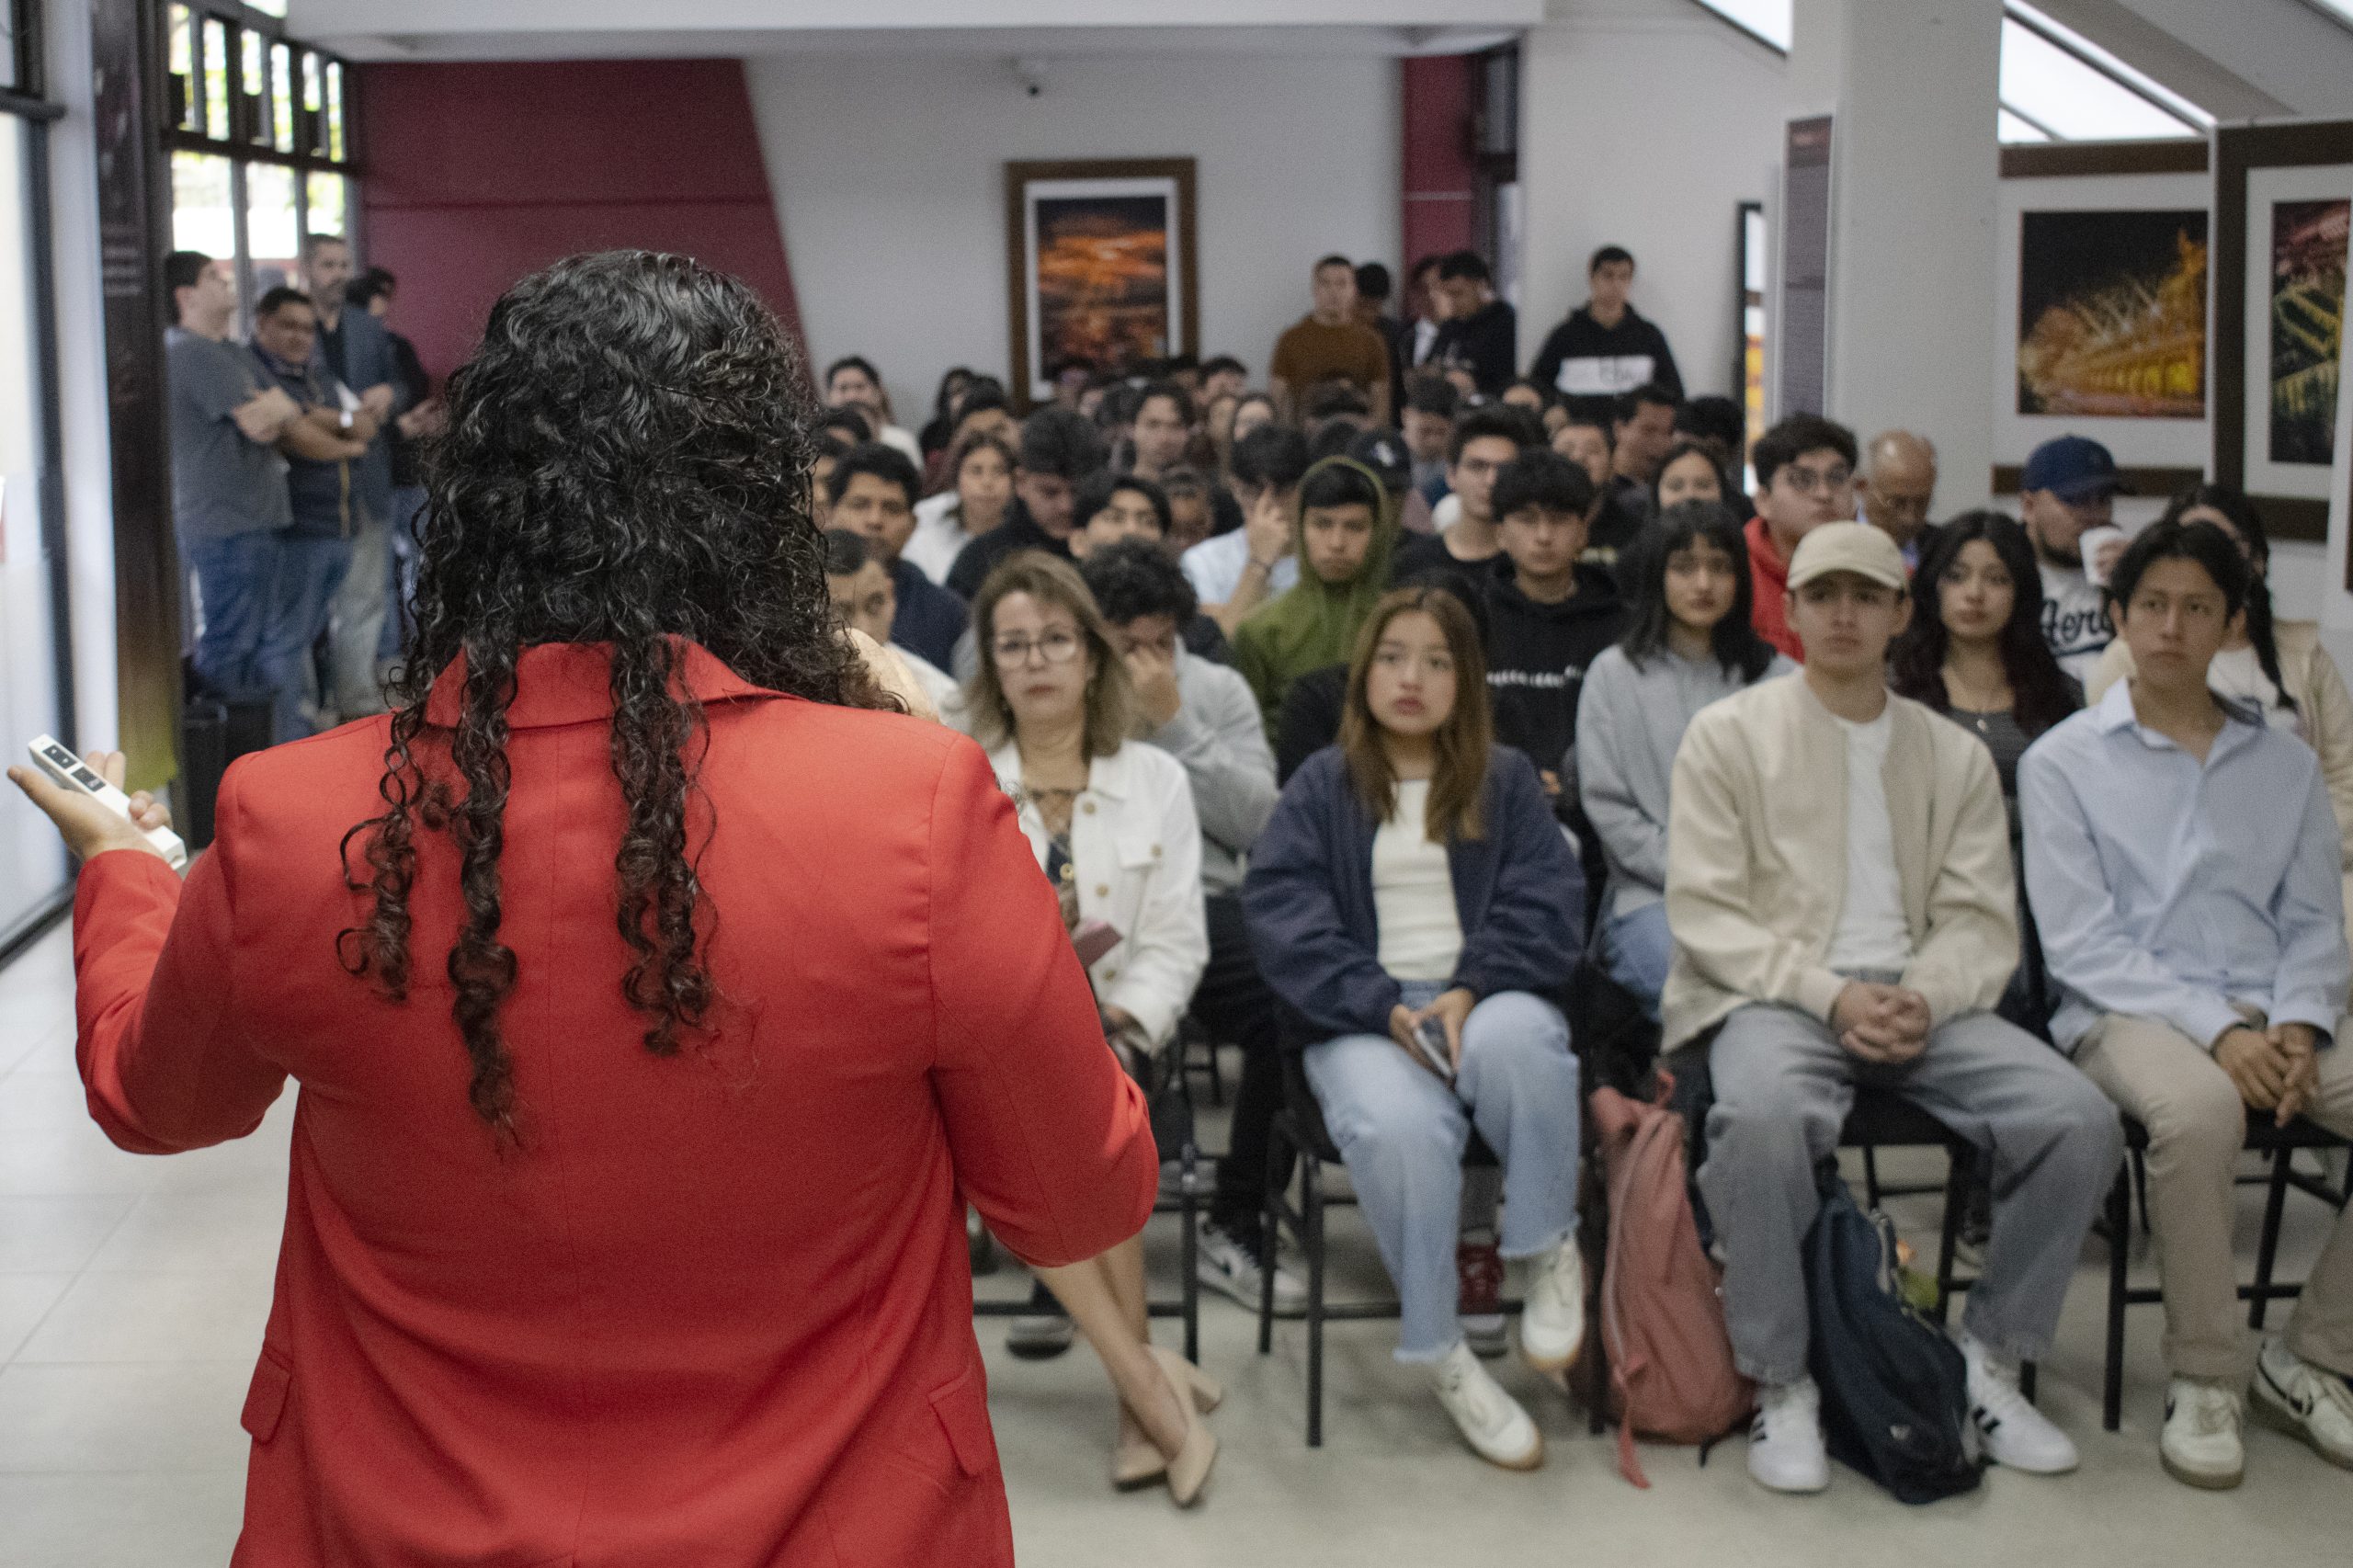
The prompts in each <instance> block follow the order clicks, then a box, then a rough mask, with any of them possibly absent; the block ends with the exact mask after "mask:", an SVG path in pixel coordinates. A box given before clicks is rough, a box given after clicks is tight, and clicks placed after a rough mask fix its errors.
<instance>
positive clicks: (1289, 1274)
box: [1193, 1222, 1307, 1318]
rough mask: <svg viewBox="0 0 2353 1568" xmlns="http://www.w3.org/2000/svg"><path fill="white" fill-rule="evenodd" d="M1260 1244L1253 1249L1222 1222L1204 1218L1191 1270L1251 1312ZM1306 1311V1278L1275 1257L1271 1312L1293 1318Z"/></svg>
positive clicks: (1257, 1282) (1254, 1308)
mask: <svg viewBox="0 0 2353 1568" xmlns="http://www.w3.org/2000/svg"><path fill="white" fill-rule="evenodd" d="M1262 1252H1263V1248H1257V1249H1254V1248H1253V1247H1252V1246H1251V1245H1250V1244H1249V1243H1248V1242H1247V1241H1245V1240H1244V1239H1243V1238H1242V1237H1240V1236H1237V1235H1235V1234H1233V1233H1232V1232H1230V1231H1228V1230H1226V1229H1225V1228H1224V1227H1223V1226H1222V1225H1212V1224H1209V1223H1206V1222H1204V1223H1203V1224H1202V1226H1201V1237H1200V1248H1199V1252H1198V1253H1197V1255H1196V1256H1197V1258H1198V1261H1197V1262H1196V1263H1195V1265H1194V1268H1193V1272H1194V1273H1195V1274H1196V1275H1197V1276H1199V1278H1200V1281H1201V1283H1202V1284H1204V1285H1206V1286H1208V1287H1209V1288H1210V1289H1211V1290H1215V1291H1216V1292H1217V1293H1218V1294H1219V1295H1221V1296H1223V1297H1225V1298H1227V1299H1228V1300H1229V1301H1238V1302H1240V1303H1241V1304H1242V1305H1243V1306H1245V1307H1247V1308H1249V1309H1250V1310H1251V1311H1252V1312H1256V1311H1257V1310H1258V1299H1259V1290H1260V1286H1261V1281H1262V1280H1263V1278H1264V1276H1263V1275H1262V1273H1261V1272H1260V1270H1261V1268H1262V1267H1263V1266H1262V1264H1261V1263H1260V1261H1259V1259H1260V1256H1261V1254H1262ZM1306 1311H1307V1281H1306V1280H1304V1279H1302V1278H1300V1277H1299V1271H1298V1270H1297V1269H1295V1268H1292V1267H1289V1266H1288V1265H1286V1264H1285V1263H1284V1262H1283V1261H1282V1260H1281V1259H1280V1258H1277V1259H1276V1260H1275V1315H1276V1316H1277V1317H1279V1318H1295V1317H1300V1316H1302V1315H1303V1314H1304V1313H1305V1312H1306Z"/></svg>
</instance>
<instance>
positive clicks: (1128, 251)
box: [1006, 158, 1199, 404]
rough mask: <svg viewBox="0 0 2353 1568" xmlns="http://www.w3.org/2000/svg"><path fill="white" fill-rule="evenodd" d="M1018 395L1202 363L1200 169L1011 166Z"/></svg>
mask: <svg viewBox="0 0 2353 1568" xmlns="http://www.w3.org/2000/svg"><path fill="white" fill-rule="evenodd" d="M1006 219H1007V241H1006V257H1007V261H1008V263H1009V265H1010V268H1011V273H1012V288H1011V290H1010V299H1009V305H1010V310H1011V326H1012V332H1011V341H1012V344H1013V372H1014V386H1015V388H1016V390H1017V392H1020V393H1021V394H1022V395H1023V396H1024V397H1025V398H1026V399H1027V401H1028V402H1029V403H1032V404H1034V403H1044V402H1047V401H1050V400H1051V398H1052V397H1053V395H1054V389H1055V384H1056V382H1057V381H1058V380H1060V379H1061V378H1063V376H1065V375H1079V376H1083V375H1088V374H1095V373H1101V372H1108V373H1110V374H1114V375H1120V374H1128V373H1131V372H1134V371H1137V370H1140V369H1144V368H1145V367H1147V366H1149V365H1150V364H1151V363H1152V362H1153V361H1154V360H1158V359H1165V358H1168V357H1169V356H1171V355H1174V354H1193V353H1198V352H1199V347H1198V346H1199V323H1198V322H1197V321H1196V320H1195V314H1196V301H1197V300H1198V297H1199V290H1198V287H1197V285H1196V282H1195V278H1194V257H1195V252H1194V233H1193V160H1192V159H1190V158H1164V159H1146V160H1136V159H1121V160H1100V161H1095V162H1088V163H1058V164H1007V165H1006Z"/></svg>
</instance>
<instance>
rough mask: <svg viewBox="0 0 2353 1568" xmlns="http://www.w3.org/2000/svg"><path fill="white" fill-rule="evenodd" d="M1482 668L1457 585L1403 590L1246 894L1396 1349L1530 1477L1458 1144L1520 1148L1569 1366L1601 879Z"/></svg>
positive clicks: (1532, 1339) (1550, 1331)
mask: <svg viewBox="0 0 2353 1568" xmlns="http://www.w3.org/2000/svg"><path fill="white" fill-rule="evenodd" d="M1483 673H1484V672H1483V669H1482V661H1481V658H1480V653H1479V642H1478V632H1477V630H1476V628H1475V626H1474V624H1473V623H1472V619H1471V617H1470V616H1469V614H1468V613H1467V612H1466V611H1465V610H1464V609H1463V608H1462V606H1461V604H1460V603H1459V602H1457V601H1456V600H1455V598H1454V597H1452V596H1451V595H1449V594H1448V593H1446V592H1444V591H1442V590H1438V589H1428V588H1405V589H1401V590H1398V591H1397V592H1395V593H1392V594H1391V595H1389V596H1388V597H1385V598H1383V599H1382V600H1381V604H1380V606H1379V608H1377V609H1376V610H1375V611H1374V613H1373V615H1372V617H1371V619H1370V620H1369V621H1368V622H1367V623H1366V625H1365V627H1364V630H1363V633H1362V635H1361V637H1360V639H1359V641H1358V645H1357V648H1356V652H1355V657H1354V658H1353V660H1352V661H1351V663H1350V666H1349V675H1348V688H1347V719H1346V720H1345V722H1343V724H1342V727H1341V738H1340V744H1338V745H1337V746H1334V747H1330V748H1327V749H1325V750H1324V751H1322V752H1320V753H1318V754H1317V755H1316V756H1314V757H1313V759H1312V760H1311V761H1310V762H1309V763H1308V765H1307V766H1306V767H1304V768H1302V769H1301V771H1300V773H1299V776H1298V777H1297V778H1293V779H1292V780H1291V782H1290V786H1289V787H1288V788H1287V789H1286V790H1284V791H1283V796H1282V801H1281V802H1280V804H1279V805H1278V806H1277V807H1276V809H1275V815H1274V819H1273V820H1272V821H1271V822H1269V823H1268V824H1267V830H1266V832H1265V833H1264V834H1263V835H1261V836H1260V838H1259V840H1258V843H1257V846H1256V848H1255V849H1254V850H1253V852H1252V855H1251V861H1250V870H1249V875H1248V877H1247V879H1246V880H1245V882H1244V885H1243V903H1244V907H1245V910H1246V912H1247V914H1248V916H1249V924H1250V939H1251V942H1252V944H1253V946H1254V947H1255V948H1256V950H1257V953H1258V962H1259V967H1260V969H1261V971H1263V972H1264V973H1265V975H1266V977H1267V983H1268V984H1270V985H1271V986H1273V987H1274V990H1275V993H1276V994H1277V995H1279V997H1280V998H1281V999H1282V1001H1283V1004H1284V1006H1285V1008H1286V1013H1285V1024H1286V1028H1287V1031H1288V1033H1287V1039H1288V1040H1290V1042H1291V1043H1293V1044H1295V1045H1299V1046H1303V1047H1304V1051H1305V1060H1304V1067H1305V1070H1306V1074H1307V1080H1308V1082H1309V1084H1310V1085H1313V1089H1314V1092H1315V1097H1316V1100H1317V1102H1318V1103H1319V1104H1320V1105H1321V1107H1322V1108H1323V1112H1324V1125H1325V1126H1326V1128H1327V1129H1328V1130H1329V1131H1330V1132H1331V1135H1332V1139H1333V1142H1335V1143H1336V1144H1337V1145H1338V1147H1339V1150H1340V1153H1341V1155H1342V1157H1343V1158H1344V1159H1345V1160H1346V1161H1347V1166H1348V1174H1349V1177H1350V1179H1351V1182H1352V1183H1353V1185H1354V1186H1355V1188H1356V1193H1357V1199H1358V1202H1359V1203H1360V1204H1361V1205H1362V1207H1363V1212H1364V1218H1365V1221H1366V1222H1367V1223H1368V1224H1369V1225H1370V1227H1371V1229H1372V1232H1373V1235H1374V1237H1375V1239H1376V1240H1377V1241H1378V1242H1379V1244H1380V1247H1381V1261H1382V1262H1383V1263H1385V1264H1386V1265H1387V1266H1388V1268H1389V1274H1390V1278H1392V1280H1393V1281H1394V1282H1395V1283H1396V1286H1397V1291H1398V1295H1399V1297H1400V1299H1401V1303H1402V1315H1403V1321H1402V1323H1401V1324H1400V1327H1399V1332H1398V1346H1397V1352H1396V1355H1397V1359H1398V1360H1400V1361H1401V1362H1404V1363H1407V1364H1409V1365H1420V1366H1425V1367H1427V1368H1428V1369H1429V1376H1430V1379H1431V1382H1432V1385H1433V1387H1434V1388H1435V1390H1436V1392H1437V1393H1438V1400H1439V1402H1440V1403H1441V1404H1443V1405H1444V1406H1445V1408H1446V1411H1447V1414H1448V1415H1450V1416H1451V1417H1452V1418H1453V1420H1454V1422H1455V1425H1456V1426H1457V1427H1458V1428H1459V1429H1460V1430H1461V1434H1462V1437H1463V1438H1464V1440H1465V1441H1466V1442H1468V1443H1469V1444H1470V1446H1471V1448H1472V1451H1473V1452H1475V1453H1477V1454H1478V1455H1479V1456H1480V1457H1481V1458H1482V1459H1484V1460H1489V1461H1491V1462H1493V1463H1495V1464H1498V1465H1502V1466H1504V1467H1506V1468H1508V1469H1514V1470H1528V1469H1533V1468H1534V1467H1535V1466H1536V1465H1538V1464H1540V1462H1542V1460H1543V1452H1544V1445H1543V1437H1542V1434H1540V1432H1539V1431H1538V1430H1537V1429H1536V1426H1535V1423H1534V1422H1533V1421H1531V1420H1530V1419H1529V1415H1528V1413H1527V1411H1526V1410H1524V1409H1523V1408H1521V1406H1520V1404H1519V1403H1518V1401H1517V1400H1515V1399H1513V1398H1512V1396H1511V1395H1510V1394H1508V1393H1507V1392H1505V1391H1504V1389H1503V1388H1502V1387H1501V1386H1500V1385H1499V1384H1497V1383H1496V1382H1495V1380H1494V1379H1493V1378H1492V1377H1490V1376H1489V1375H1488V1373H1487V1371H1486V1369H1484V1368H1483V1367H1482V1366H1481V1365H1480V1364H1479V1362H1478V1359H1477V1358H1476V1357H1474V1356H1473V1355H1472V1351H1471V1348H1470V1346H1469V1345H1468V1344H1467V1343H1466V1342H1465V1340H1464V1337H1463V1329H1462V1324H1461V1319H1460V1317H1459V1315H1458V1312H1457V1302H1458V1299H1459V1297H1458V1281H1457V1278H1456V1272H1455V1239H1456V1234H1457V1224H1458V1217H1459V1202H1460V1196H1461V1186H1462V1153H1463V1150H1464V1148H1465V1146H1466V1145H1467V1143H1468V1142H1469V1139H1470V1134H1471V1130H1472V1128H1473V1127H1474V1126H1475V1127H1476V1128H1477V1129H1478V1131H1479V1133H1480V1135H1481V1136H1482V1137H1483V1138H1484V1139H1485V1141H1486V1142H1487V1145H1488V1147H1489V1148H1491V1149H1493V1150H1494V1151H1495V1154H1496V1156H1497V1158H1498V1159H1500V1160H1501V1161H1502V1162H1503V1166H1504V1178H1503V1179H1504V1193H1505V1199H1504V1210H1503V1222H1504V1230H1503V1237H1502V1248H1503V1251H1504V1253H1505V1254H1506V1256H1511V1257H1520V1258H1527V1259H1529V1260H1530V1267H1529V1288H1528V1297H1527V1305H1526V1310H1525V1313H1524V1315H1523V1316H1522V1318H1521V1320H1520V1349H1521V1354H1522V1355H1523V1356H1524V1357H1525V1358H1526V1359H1527V1361H1528V1362H1529V1365H1530V1366H1531V1367H1534V1368H1536V1369H1539V1370H1540V1371H1541V1372H1543V1373H1545V1374H1547V1375H1548V1376H1557V1375H1558V1374H1560V1373H1561V1372H1562V1371H1563V1369H1566V1368H1567V1367H1568V1366H1569V1365H1570V1364H1571V1363H1572V1362H1574V1360H1575V1359H1576V1357H1577V1353H1578V1351H1579V1349H1580V1348H1581V1347H1582V1346H1583V1344H1584V1339H1585V1278H1584V1268H1583V1265H1582V1263H1581V1261H1580V1259H1579V1256H1578V1253H1577V1244H1576V1224H1577V1214H1576V1202H1575V1194H1576V1187H1577V1176H1576V1172H1577V1140H1578V1111H1577V1105H1578V1084H1577V1064H1576V1059H1575V1057H1574V1056H1573V1055H1572V1054H1571V1053H1570V1049H1569V1031H1568V1025H1567V1022H1566V1021H1565V1019H1563V1017H1562V1014H1561V1010H1560V1008H1559V1007H1558V1006H1556V1005H1555V1003H1554V1001H1553V998H1554V997H1555V996H1556V995H1557V994H1558V993H1559V992H1560V990H1561V989H1562V987H1563V985H1564V984H1565V983H1567V981H1568V978H1569V974H1570V971H1571V969H1572V967H1573V966H1574V963H1575V960H1576V953H1577V949H1578V946H1579V942H1578V937H1579V930H1580V927H1581V926H1583V924H1584V889H1583V885H1582V881H1581V879H1580V877H1579V874H1578V871H1577V866H1576V861H1575V858H1574V857H1573V856H1572V855H1571V854H1570V853H1569V848H1568V844H1567V842H1566V840H1565V839H1564V838H1563V836H1562V834H1561V831H1560V828H1559V826H1558V824H1555V823H1554V822H1553V820H1552V813H1551V812H1549V811H1548V810H1547V809H1546V807H1545V802H1544V796H1543V791H1542V790H1541V788H1540V786H1539V784H1538V782H1537V779H1536V774H1535V770H1534V769H1533V768H1531V767H1529V765H1528V762H1527V759H1526V758H1525V757H1523V756H1520V755H1519V754H1518V753H1517V752H1514V751H1511V750H1508V749H1506V748H1503V747H1498V746H1495V745H1494V744H1491V742H1490V739H1489V728H1488V720H1487V710H1486V709H1487V705H1486V689H1485V682H1484V679H1483ZM1429 1025H1435V1026H1436V1027H1435V1028H1432V1029H1430V1030H1429V1032H1428V1035H1427V1036H1426V1035H1425V1032H1424V1031H1425V1027H1426V1026H1429ZM1432 1059H1435V1062H1437V1063H1442V1064H1443V1065H1442V1066H1441V1065H1436V1064H1434V1062H1433V1060H1432Z"/></svg>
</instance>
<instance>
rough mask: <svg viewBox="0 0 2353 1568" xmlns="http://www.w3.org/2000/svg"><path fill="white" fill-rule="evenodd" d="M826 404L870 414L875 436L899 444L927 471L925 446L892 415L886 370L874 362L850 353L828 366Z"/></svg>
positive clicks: (886, 443) (885, 442)
mask: <svg viewBox="0 0 2353 1568" xmlns="http://www.w3.org/2000/svg"><path fill="white" fill-rule="evenodd" d="M825 403H826V406H827V407H830V408H841V407H845V406H847V407H852V408H856V409H857V410H858V412H859V413H861V414H863V415H866V419H867V423H868V424H870V425H871V426H874V438H875V439H876V440H878V441H880V442H881V443H882V444H883V445H884V446H886V447H896V448H898V449H899V450H901V451H902V452H904V453H905V454H906V455H907V460H908V461H909V462H911V463H913V464H915V472H918V473H920V472H923V448H922V446H921V445H920V444H919V443H917V441H916V440H915V436H914V435H913V434H912V433H911V432H909V431H906V430H903V429H901V428H900V427H899V426H898V424H897V422H896V421H895V420H893V419H892V415H891V394H890V393H889V392H886V391H884V390H883V387H882V373H881V371H880V370H877V369H875V368H874V366H873V364H872V362H871V361H870V360H867V359H865V358H861V357H859V356H858V355H856V354H846V355H844V356H843V357H842V358H838V359H836V360H835V361H834V362H833V363H832V364H830V365H828V366H826V367H825Z"/></svg>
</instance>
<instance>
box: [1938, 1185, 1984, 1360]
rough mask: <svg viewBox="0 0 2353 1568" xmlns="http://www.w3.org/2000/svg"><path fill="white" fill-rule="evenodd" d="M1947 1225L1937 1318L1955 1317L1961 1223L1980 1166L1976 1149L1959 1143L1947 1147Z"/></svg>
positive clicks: (1940, 1259) (1940, 1264) (1940, 1243)
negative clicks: (1954, 1285)
mask: <svg viewBox="0 0 2353 1568" xmlns="http://www.w3.org/2000/svg"><path fill="white" fill-rule="evenodd" d="M1945 1159H1946V1164H1947V1165H1948V1167H1949V1169H1948V1172H1947V1174H1946V1176H1945V1218H1944V1229H1943V1231H1942V1232H1941V1233H1939V1234H1938V1238H1937V1321H1938V1323H1940V1324H1942V1323H1949V1322H1950V1321H1951V1317H1952V1267H1953V1263H1954V1261H1955V1260H1956V1259H1957V1258H1959V1257H1960V1256H1961V1221H1963V1220H1964V1219H1966V1218H1967V1217H1968V1213H1969V1188H1970V1185H1971V1181H1972V1177H1973V1176H1974V1175H1975V1173H1976V1169H1977V1151H1976V1150H1975V1149H1973V1148H1972V1147H1970V1146H1969V1145H1968V1144H1965V1143H1956V1144H1954V1145H1952V1146H1951V1147H1950V1148H1949V1149H1948V1150H1947V1151H1946V1154H1945Z"/></svg>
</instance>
